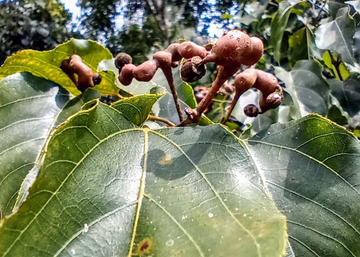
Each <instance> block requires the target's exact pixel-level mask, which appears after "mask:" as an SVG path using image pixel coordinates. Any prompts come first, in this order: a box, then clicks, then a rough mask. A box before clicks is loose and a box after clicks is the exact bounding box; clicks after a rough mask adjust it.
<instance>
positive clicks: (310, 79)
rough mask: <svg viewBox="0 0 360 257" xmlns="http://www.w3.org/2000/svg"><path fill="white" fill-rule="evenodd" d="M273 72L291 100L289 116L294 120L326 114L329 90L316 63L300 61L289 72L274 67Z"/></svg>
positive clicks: (319, 66) (320, 68)
mask: <svg viewBox="0 0 360 257" xmlns="http://www.w3.org/2000/svg"><path fill="white" fill-rule="evenodd" d="M275 72H276V76H277V77H278V78H279V79H281V80H282V81H283V82H284V83H285V89H284V90H285V91H286V92H287V93H289V94H290V96H291V98H292V101H293V105H292V106H291V108H292V110H291V115H292V116H293V118H294V119H298V118H300V117H303V116H305V115H307V114H309V113H312V112H315V113H319V114H321V115H323V116H325V115H326V114H327V111H328V102H329V94H330V88H329V85H328V83H327V82H326V81H325V80H324V78H323V77H322V67H321V65H320V64H319V63H318V62H317V61H309V60H302V61H299V62H297V63H296V65H295V66H294V68H293V69H292V70H291V71H290V72H287V71H285V70H284V69H282V68H280V67H276V68H275Z"/></svg>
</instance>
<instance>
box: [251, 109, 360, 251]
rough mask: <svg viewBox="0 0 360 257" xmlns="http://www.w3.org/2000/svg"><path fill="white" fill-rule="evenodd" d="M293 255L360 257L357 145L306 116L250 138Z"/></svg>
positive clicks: (344, 134)
mask: <svg viewBox="0 0 360 257" xmlns="http://www.w3.org/2000/svg"><path fill="white" fill-rule="evenodd" d="M249 144H250V150H251V151H250V152H251V155H252V156H254V159H255V163H257V164H258V167H259V168H260V169H261V170H262V171H263V175H264V176H265V178H266V182H267V185H268V186H269V189H270V191H271V193H272V196H273V199H274V200H275V202H276V204H277V206H278V208H279V209H280V210H281V211H282V212H283V214H284V215H286V216H287V218H288V231H289V236H290V243H291V246H292V248H293V250H294V252H295V255H296V256H341V257H346V256H352V257H353V256H360V247H359V242H360V219H359V218H358V217H359V211H360V191H359V190H360V188H359V185H360V172H359V167H360V158H359V156H360V144H359V141H358V140H357V139H356V138H355V137H354V136H353V135H352V134H350V133H348V132H347V131H346V130H345V129H344V128H342V127H340V126H338V125H336V124H335V123H332V122H329V121H328V120H326V119H324V118H322V117H320V116H318V115H310V116H307V117H305V118H302V119H300V120H297V121H294V122H290V123H288V124H276V125H273V126H271V127H270V128H269V129H267V130H265V131H263V132H262V133H260V134H258V135H257V136H255V137H254V138H252V139H251V140H249Z"/></svg>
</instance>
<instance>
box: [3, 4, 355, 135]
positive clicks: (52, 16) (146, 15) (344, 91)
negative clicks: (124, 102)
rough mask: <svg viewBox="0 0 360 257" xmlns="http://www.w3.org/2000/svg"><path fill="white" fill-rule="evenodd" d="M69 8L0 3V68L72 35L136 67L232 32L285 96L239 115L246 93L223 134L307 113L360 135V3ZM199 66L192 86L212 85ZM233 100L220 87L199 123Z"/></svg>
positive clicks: (250, 98)
mask: <svg viewBox="0 0 360 257" xmlns="http://www.w3.org/2000/svg"><path fill="white" fill-rule="evenodd" d="M77 5H78V7H79V8H80V15H79V17H78V16H75V15H74V14H72V13H71V12H72V10H66V9H65V8H64V5H63V3H62V2H61V1H58V0H41V1H34V0H21V1H9V0H5V1H1V2H0V26H1V30H0V40H1V44H0V63H3V62H4V60H5V58H6V57H7V56H9V55H11V54H13V53H14V52H16V51H18V50H21V49H28V48H32V49H37V50H47V49H52V48H54V47H55V46H56V45H58V44H60V43H62V42H64V41H66V40H68V39H70V38H71V37H75V38H83V39H93V40H96V41H98V42H100V43H102V44H103V45H104V46H106V47H107V48H109V49H110V51H111V52H112V54H113V55H116V54H117V53H118V52H120V51H123V52H127V53H129V54H130V55H132V57H133V58H134V63H135V64H139V63H141V62H143V61H145V60H146V59H148V58H149V57H151V55H152V53H153V52H154V51H156V50H158V49H163V48H165V47H167V45H168V44H169V43H171V42H179V41H181V40H192V41H194V42H196V43H198V44H201V45H203V44H206V43H209V42H210V41H211V40H213V38H214V37H216V36H220V35H221V34H222V32H223V31H225V30H227V29H233V28H240V29H242V30H244V31H246V32H248V33H249V34H251V35H255V36H258V37H260V38H261V39H262V40H263V42H264V45H265V53H264V55H263V57H262V59H261V60H260V61H259V63H258V64H257V67H258V68H261V69H264V70H267V71H270V72H272V73H274V74H275V75H276V76H277V77H278V78H279V80H280V83H281V84H282V86H283V87H284V90H285V99H284V102H283V105H281V106H280V108H278V109H276V110H272V111H269V112H267V113H266V114H264V115H259V116H258V117H256V118H248V117H246V116H245V115H244V114H243V111H242V109H243V107H244V106H245V105H247V104H248V103H254V102H255V103H256V102H257V101H258V93H257V92H256V91H249V92H246V94H244V95H243V96H242V97H241V99H240V101H239V103H238V104H237V107H236V108H235V110H234V112H233V114H232V119H231V120H230V122H228V125H229V127H230V128H233V129H234V130H236V131H237V132H239V133H244V135H249V133H248V132H249V131H248V129H249V128H251V131H252V132H253V133H256V132H258V131H260V130H261V129H263V128H266V127H268V126H269V125H270V124H273V123H276V122H286V121H289V120H294V119H298V118H300V117H303V116H305V115H307V114H309V113H313V112H315V113H319V114H321V115H323V116H325V117H327V118H329V119H331V120H333V121H334V122H337V123H338V124H340V125H343V126H346V127H347V128H348V129H349V130H351V131H353V132H354V133H355V134H356V135H357V136H360V130H359V128H360V119H359V117H360V69H359V64H360V30H359V24H360V15H359V10H360V1H341V0H338V1H329V0H327V1H315V0H307V1H295V0H284V1H275V0H271V1H270V0H261V1H252V0H248V1H247V0H237V1H230V0H225V1H220V0H212V1H204V0H185V1H179V0H145V1H137V0H127V1H125V0H91V1H86V0H79V1H78V2H77ZM72 15H73V16H72ZM208 70H209V72H208V75H207V76H206V77H205V78H203V79H202V80H201V81H199V82H197V83H194V84H192V85H191V86H192V87H193V88H195V89H196V86H208V85H210V84H211V81H212V80H213V79H214V77H215V73H214V72H215V68H214V67H209V69H208ZM228 84H230V85H231V81H229V83H228ZM228 84H227V87H228ZM227 89H228V88H227ZM201 92H203V91H201ZM196 94H197V91H196V90H195V95H196ZM232 96H233V93H231V90H222V91H221V92H220V95H219V96H218V97H217V98H216V99H215V100H214V102H213V105H212V108H211V109H210V110H209V112H208V117H210V118H211V119H212V120H213V121H215V122H219V121H221V120H222V118H223V116H224V114H225V113H226V108H228V106H229V103H230V102H231V99H232ZM245 124H247V125H245ZM245 132H246V133H245ZM250 134H251V133H250Z"/></svg>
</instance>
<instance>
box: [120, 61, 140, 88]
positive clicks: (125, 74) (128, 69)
mask: <svg viewBox="0 0 360 257" xmlns="http://www.w3.org/2000/svg"><path fill="white" fill-rule="evenodd" d="M134 68H136V66H135V65H134V64H125V65H124V67H123V68H122V69H121V72H120V75H119V81H120V83H121V84H123V85H124V86H128V85H130V84H131V81H132V79H133V78H134V76H133V69H134Z"/></svg>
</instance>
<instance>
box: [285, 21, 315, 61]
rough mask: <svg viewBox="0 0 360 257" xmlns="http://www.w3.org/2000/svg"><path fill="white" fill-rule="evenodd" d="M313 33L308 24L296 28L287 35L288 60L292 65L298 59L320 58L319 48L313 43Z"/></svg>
mask: <svg viewBox="0 0 360 257" xmlns="http://www.w3.org/2000/svg"><path fill="white" fill-rule="evenodd" d="M314 40H315V39H314V34H313V33H312V31H311V30H310V29H309V27H308V26H304V27H303V28H301V29H299V30H297V31H296V32H295V33H294V34H293V35H291V36H290V37H289V61H290V65H291V66H294V65H295V64H296V62H297V61H299V60H307V59H309V60H311V59H314V58H318V59H320V54H319V49H317V47H316V45H315V43H314Z"/></svg>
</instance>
